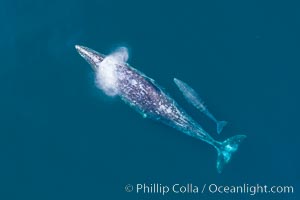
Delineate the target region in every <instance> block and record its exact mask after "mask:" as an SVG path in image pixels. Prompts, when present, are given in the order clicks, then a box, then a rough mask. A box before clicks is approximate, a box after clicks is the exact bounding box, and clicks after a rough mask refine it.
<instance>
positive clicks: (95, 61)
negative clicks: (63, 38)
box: [75, 45, 105, 71]
mask: <svg viewBox="0 0 300 200" xmlns="http://www.w3.org/2000/svg"><path fill="white" fill-rule="evenodd" d="M75 48H76V50H77V51H78V53H79V54H80V55H81V56H82V57H83V58H84V59H85V60H86V61H87V62H88V63H89V64H90V65H91V67H92V68H93V70H94V71H97V68H98V67H99V65H100V63H101V62H102V61H103V59H104V58H105V55H103V54H100V53H98V52H97V51H94V50H93V49H90V48H88V47H84V46H80V45H75Z"/></svg>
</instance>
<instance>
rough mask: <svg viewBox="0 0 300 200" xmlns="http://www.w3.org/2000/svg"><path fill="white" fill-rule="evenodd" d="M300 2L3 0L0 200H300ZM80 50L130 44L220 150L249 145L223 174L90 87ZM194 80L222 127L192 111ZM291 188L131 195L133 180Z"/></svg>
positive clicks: (196, 147)
mask: <svg viewBox="0 0 300 200" xmlns="http://www.w3.org/2000/svg"><path fill="white" fill-rule="evenodd" d="M299 6H300V5H299V3H298V2H295V1H267V0H262V1H226V2H225V1H218V0H215V1H155V0H154V1H117V0H114V1H101V0H98V1H96V0H74V1H63V2H62V1H55V0H54V1H34V0H29V1H20V0H12V1H8V0H3V1H1V2H0V22H1V32H0V36H1V37H0V47H1V48H0V51H1V52H0V53H1V58H2V60H1V68H0V89H1V99H0V108H1V109H0V110H1V114H0V160H1V164H0V199H5V200H6V199H7V200H8V199H24V200H25V199H31V200H34V199H39V200H40V199H74V200H75V199H183V198H184V199H232V198H236V199H248V198H250V197H251V198H254V199H299V194H298V193H297V191H298V188H299V187H300V183H299V180H300V173H299V169H300V162H299V155H298V154H299V153H298V152H299V145H300V141H299V139H300V136H299V127H298V124H299V115H298V113H299V111H300V109H299V105H298V102H299V101H300V93H299V85H300V79H299V74H300V70H299V66H300V60H299V53H300V49H299V46H300V39H299V35H300V14H299V13H300V12H299ZM75 44H81V45H85V46H88V47H90V48H93V49H95V50H97V51H99V52H101V53H104V54H107V53H109V52H111V51H112V50H113V49H114V48H116V47H118V46H121V45H125V46H127V47H128V48H129V50H130V59H129V63H130V64H131V65H132V66H134V67H136V68H137V69H139V70H140V71H142V72H144V73H145V74H147V75H148V76H149V77H151V78H153V79H155V80H156V82H157V83H158V84H159V85H161V86H162V87H164V88H165V90H166V91H167V92H168V93H169V94H170V95H171V96H172V97H173V98H174V99H176V101H177V102H178V103H179V104H180V105H181V106H182V107H183V108H184V109H185V110H186V111H187V112H188V113H189V114H190V115H191V116H193V118H195V119H196V120H197V121H198V122H199V123H200V124H201V125H202V126H203V128H204V129H205V130H207V131H208V132H209V133H210V134H211V135H212V136H213V137H214V138H216V139H217V140H224V139H226V138H228V137H230V136H233V135H236V134H245V135H247V140H245V141H244V142H243V143H242V145H241V146H240V149H239V150H238V152H237V153H236V154H235V155H234V156H233V158H232V160H231V162H230V163H229V164H228V165H227V166H225V168H224V171H223V173H222V174H218V173H217V171H216V167H215V165H216V152H215V150H214V149H213V148H212V147H211V146H210V145H207V144H206V143H204V142H202V141H199V140H196V139H194V138H191V137H188V136H186V135H184V134H182V133H180V132H178V131H176V130H174V129H172V128H170V127H167V126H165V125H163V124H160V123H158V122H154V121H151V120H147V119H143V118H142V117H141V116H140V115H138V114H137V113H136V112H134V111H133V110H132V109H131V108H129V107H128V106H127V105H125V104H123V103H122V102H121V101H120V100H119V99H118V98H109V97H106V96H105V95H103V93H102V92H101V91H99V90H98V88H97V87H96V86H95V82H94V75H93V72H92V70H91V68H90V67H89V66H88V64H87V63H86V62H85V61H84V60H83V59H82V58H81V57H80V56H79V55H78V53H77V52H76V51H75V49H74V45H75ZM174 77H177V78H179V79H181V80H184V81H186V82H188V83H189V84H190V85H191V86H192V87H193V88H194V89H195V90H196V91H197V92H199V94H200V96H201V97H202V98H203V100H204V101H205V102H206V105H207V106H208V108H209V109H210V111H211V112H212V113H214V114H215V116H216V117H217V118H218V119H222V120H227V121H228V122H229V124H228V125H227V126H226V127H225V128H224V130H223V132H222V134H221V135H217V134H216V130H215V124H214V123H213V122H212V121H210V120H209V119H207V118H206V117H205V116H204V115H202V114H201V113H199V112H198V111H197V110H195V109H194V108H193V107H191V106H190V105H189V104H188V103H187V102H186V101H185V100H184V98H183V97H182V95H181V94H180V92H179V91H178V89H177V88H176V86H175V84H174V83H173V78H174ZM138 183H148V184H151V183H152V184H153V183H160V184H166V185H172V184H175V183H179V184H183V185H184V184H188V183H193V184H194V185H199V186H202V185H204V184H218V185H241V184H249V185H256V184H261V185H268V186H273V185H282V186H284V185H291V186H293V187H294V193H293V194H258V195H254V196H250V195H249V194H216V193H215V194H211V193H209V192H206V193H204V194H198V195H195V194H168V195H167V196H161V195H160V194H136V193H134V192H131V193H127V192H125V191H124V187H125V186H126V185H127V184H133V185H135V184H138Z"/></svg>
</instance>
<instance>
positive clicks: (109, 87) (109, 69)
mask: <svg viewBox="0 0 300 200" xmlns="http://www.w3.org/2000/svg"><path fill="white" fill-rule="evenodd" d="M127 60H128V50H127V48H126V47H120V48H118V49H117V50H116V51H114V52H112V53H111V54H109V55H108V56H106V57H105V58H104V59H103V61H102V62H101V63H100V64H99V66H98V68H97V72H96V84H97V86H98V87H99V88H100V89H102V90H103V91H104V92H105V94H107V95H109V96H115V95H117V94H118V93H119V89H118V78H119V76H118V73H117V65H121V64H123V63H125V62H126V61H127Z"/></svg>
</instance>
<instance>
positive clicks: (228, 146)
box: [214, 135, 246, 173]
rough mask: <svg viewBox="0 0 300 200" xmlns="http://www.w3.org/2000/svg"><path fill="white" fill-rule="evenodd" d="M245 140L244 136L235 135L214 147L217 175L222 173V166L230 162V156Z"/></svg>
mask: <svg viewBox="0 0 300 200" xmlns="http://www.w3.org/2000/svg"><path fill="white" fill-rule="evenodd" d="M245 138H246V136H245V135H236V136H233V137H231V138H228V139H227V140H225V141H224V142H218V143H217V144H216V145H214V146H215V147H216V149H217V151H218V158H217V170H218V172H219V173H221V172H222V170H223V167H224V165H225V164H227V163H228V162H229V161H230V158H231V156H232V154H233V153H234V152H236V151H237V149H238V147H239V145H240V143H241V142H242V141H243V140H244V139H245Z"/></svg>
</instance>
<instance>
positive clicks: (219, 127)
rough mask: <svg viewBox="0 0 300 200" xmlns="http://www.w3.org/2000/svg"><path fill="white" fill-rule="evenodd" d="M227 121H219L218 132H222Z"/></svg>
mask: <svg viewBox="0 0 300 200" xmlns="http://www.w3.org/2000/svg"><path fill="white" fill-rule="evenodd" d="M226 124H227V121H218V122H217V133H218V134H220V133H221V132H222V130H223V128H224V126H226Z"/></svg>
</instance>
